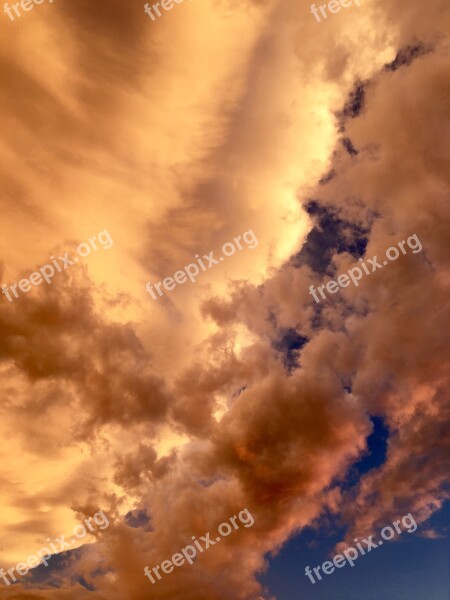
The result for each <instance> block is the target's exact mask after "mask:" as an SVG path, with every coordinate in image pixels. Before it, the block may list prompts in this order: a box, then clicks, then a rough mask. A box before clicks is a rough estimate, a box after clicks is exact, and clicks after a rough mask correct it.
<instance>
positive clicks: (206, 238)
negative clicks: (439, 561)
mask: <svg viewBox="0 0 450 600" xmlns="http://www.w3.org/2000/svg"><path fill="white" fill-rule="evenodd" d="M449 25H450V10H449V8H448V6H447V5H446V4H445V3H444V2H441V1H440V0H434V1H433V2H431V4H430V3H428V4H427V5H426V6H425V4H424V3H420V2H419V3H415V4H411V3H410V2H403V1H401V2H397V3H395V5H393V4H392V3H389V2H384V1H372V2H364V3H361V6H360V7H355V6H353V7H351V8H348V9H343V10H342V11H341V12H340V13H339V14H336V15H331V14H330V15H329V18H328V19H327V20H326V21H325V20H324V21H322V22H321V23H317V21H316V20H315V19H314V17H313V16H312V14H311V13H310V7H309V5H306V4H305V3H303V2H300V1H295V2H294V1H292V2H291V1H289V2H285V1H283V2H281V1H278V0H272V1H270V2H248V3H239V4H236V3H232V2H202V3H200V2H192V3H191V2H185V3H181V4H177V5H175V6H174V8H173V9H172V10H171V11H169V12H167V13H164V14H163V15H162V17H161V18H160V19H158V20H156V21H154V22H153V21H151V20H150V19H149V18H148V16H147V15H146V14H145V13H144V11H143V6H142V5H141V3H139V2H137V1H134V2H132V3H131V4H125V3H124V2H120V1H119V0H117V1H115V2H110V1H109V2H104V1H103V0H101V1H98V2H96V3H95V6H94V5H93V4H92V3H90V2H84V1H83V2H77V3H75V4H74V3H67V2H65V1H64V0H58V2H55V3H53V4H48V3H43V4H42V5H36V6H34V8H33V10H32V11H30V12H23V14H22V16H21V17H18V18H16V19H15V20H14V21H13V22H12V21H9V20H8V19H7V17H6V15H3V21H2V23H1V28H2V39H1V42H0V48H1V54H0V69H1V73H2V76H3V81H4V86H3V88H2V92H1V97H0V105H1V107H2V111H1V117H0V118H1V123H2V144H1V147H0V152H1V157H2V161H1V164H2V167H1V170H0V177H1V181H2V184H3V186H2V189H3V190H4V193H3V196H2V198H1V200H0V203H1V206H2V214H3V219H2V225H1V231H2V236H1V250H2V263H1V268H0V275H1V281H2V283H3V284H5V285H11V284H13V283H14V282H18V281H19V280H21V279H22V278H26V277H28V276H29V275H30V274H31V273H32V272H33V271H36V270H37V269H38V268H39V267H40V266H42V265H44V264H45V263H47V262H50V257H51V256H54V255H55V256H56V252H58V253H64V252H66V251H70V252H72V254H73V250H74V248H75V247H76V246H77V244H78V243H80V242H85V241H87V240H88V239H89V238H90V237H91V236H92V235H94V234H95V233H96V232H99V231H102V230H104V229H107V230H108V232H109V233H110V235H111V237H112V239H113V240H114V244H113V245H112V247H111V248H109V249H108V251H107V252H105V251H104V250H100V251H98V252H95V253H92V254H91V255H89V256H87V257H85V258H83V261H82V264H81V261H80V264H76V265H73V266H71V268H70V270H67V271H63V272H62V273H60V274H58V276H57V277H55V278H54V280H52V282H51V284H47V283H45V282H44V283H42V284H41V285H40V286H38V287H33V289H32V290H31V291H29V292H20V294H19V297H18V298H14V299H13V301H12V302H9V301H8V299H7V297H6V295H2V298H1V303H0V332H1V338H0V373H1V375H2V406H1V416H2V419H1V424H0V431H1V433H2V439H3V440H4V443H3V445H2V451H1V458H2V461H1V467H0V481H1V482H2V485H1V491H0V508H1V510H2V515H3V519H2V524H1V526H0V534H1V538H2V540H3V542H2V545H1V547H0V564H1V566H2V567H3V568H9V567H10V566H11V565H13V564H16V563H17V562H21V561H23V560H25V559H26V557H27V556H29V555H31V554H33V553H35V552H36V551H37V550H38V549H40V548H42V547H43V546H45V543H46V540H47V538H49V537H50V538H52V539H55V538H57V537H58V536H60V535H61V534H63V533H64V534H65V535H70V532H71V531H72V530H73V527H74V526H75V525H76V523H79V522H82V521H83V519H84V518H85V517H87V516H90V515H92V514H94V513H95V512H96V511H97V510H100V509H102V510H104V511H105V512H106V513H107V514H108V516H109V520H110V525H109V527H108V528H106V529H105V530H104V531H102V532H100V533H97V534H95V535H93V536H91V538H90V539H89V541H88V543H81V542H80V543H78V544H77V547H76V548H73V549H71V550H70V551H68V552H61V553H59V554H58V556H55V557H53V559H52V561H51V562H50V566H49V567H48V568H44V567H43V566H40V567H39V568H37V569H35V570H33V571H32V572H30V573H29V574H28V575H27V576H26V577H23V578H19V581H18V583H17V584H14V585H11V586H9V587H6V586H3V583H2V591H1V597H2V598H3V597H4V598H5V599H7V600H11V599H20V600H40V599H52V598H55V599H58V600H66V599H67V600H84V599H85V598H93V599H94V600H97V599H98V600H103V599H106V598H108V600H110V599H113V600H114V599H118V600H119V599H120V600H123V599H124V598H129V599H130V600H131V599H132V600H146V599H147V598H157V599H161V600H162V599H169V598H170V600H177V599H178V598H179V599H181V598H183V600H190V599H192V600H225V599H226V600H228V599H229V598H235V599H237V600H272V596H271V592H270V590H266V589H264V587H263V586H262V585H261V584H260V583H259V579H258V577H259V575H260V574H261V573H262V572H263V571H264V570H265V569H266V568H267V565H268V560H269V559H270V556H271V554H274V553H276V552H278V551H279V549H280V548H281V547H282V546H283V544H284V543H285V542H286V541H287V540H288V539H289V538H291V537H292V536H293V535H294V534H296V533H298V532H299V531H301V530H302V529H303V528H304V527H306V526H311V525H314V524H315V523H317V522H318V520H319V519H320V517H321V515H323V514H324V512H325V511H326V512H327V514H332V515H336V516H337V517H338V518H339V519H340V522H342V523H344V524H345V525H346V526H347V527H348V536H349V538H350V536H351V535H352V534H353V533H354V534H355V535H356V534H360V533H364V532H367V533H369V532H371V531H373V530H374V528H375V527H377V526H378V525H380V524H384V523H387V522H390V520H391V515H393V514H395V515H398V514H407V513H408V512H412V513H414V515H415V516H416V518H417V520H418V522H425V521H426V520H427V519H428V518H429V516H430V515H431V514H433V512H435V511H436V510H437V509H438V508H439V507H440V506H442V504H443V502H444V500H445V499H446V498H448V487H446V480H447V478H448V449H449V448H448V441H447V438H448V435H447V433H448V432H447V430H446V428H445V427H446V426H445V423H448V418H449V405H448V400H447V389H448V381H447V379H448V375H447V370H446V365H447V364H448V358H449V356H448V344H447V339H446V338H447V335H446V332H447V331H448V301H447V298H448V286H449V262H450V246H449V245H448V242H447V238H448V232H447V222H448V217H449V214H448V212H449V209H448V195H449V191H450V190H449V188H450V181H449V175H448V161H449V159H450V142H449V140H450V136H449V135H448V133H449V117H450V115H449V106H450V104H449V98H450V83H449V79H448V70H449V63H450V45H449V42H448V38H447V37H446V34H447V33H448V30H449ZM250 229H251V230H252V231H253V232H254V234H255V236H256V238H257V240H258V245H257V246H256V247H255V248H253V249H249V248H244V249H243V250H242V251H239V252H236V253H235V254H234V255H233V256H230V257H227V259H226V260H225V261H223V262H221V263H219V264H217V265H214V267H213V268H211V269H208V270H207V271H206V272H202V273H201V276H199V277H198V280H197V281H196V282H195V283H193V282H190V281H187V282H185V283H183V284H180V285H177V286H176V288H175V289H174V290H172V291H165V292H164V295H163V297H161V298H158V299H157V300H154V299H152V297H151V295H150V294H148V293H147V292H146V291H145V284H146V282H151V283H153V284H155V283H157V282H159V281H162V280H163V279H164V278H166V277H169V276H172V275H173V274H174V273H175V272H176V271H178V270H180V269H182V268H183V267H184V266H185V265H187V264H189V263H190V262H194V260H195V258H194V257H195V255H196V254H198V255H200V256H203V255H205V254H207V253H209V252H210V251H212V250H213V251H214V252H215V254H216V256H217V255H219V254H220V249H221V247H222V246H223V244H224V243H226V242H232V241H233V239H234V238H235V237H236V236H238V235H242V234H243V233H244V232H245V231H248V230H250ZM414 235H415V236H416V239H418V240H419V241H420V246H421V249H420V251H418V245H417V242H416V246H413V245H412V244H411V246H406V248H407V249H408V250H409V251H408V252H406V253H405V254H401V255H400V256H399V258H398V259H397V260H394V261H392V262H390V263H389V264H388V265H386V266H383V268H382V269H379V270H377V271H376V272H374V273H371V274H370V275H367V276H364V277H363V278H362V279H361V280H360V282H359V285H358V286H357V287H356V286H354V285H349V286H348V287H345V288H341V289H339V292H338V293H336V294H327V297H326V299H324V300H322V301H321V302H319V303H316V302H315V301H314V299H313V297H312V296H311V294H310V293H309V290H310V286H311V285H313V286H315V287H316V288H318V287H319V286H321V285H324V284H325V283H326V282H327V281H328V280H329V279H331V278H336V277H337V276H338V275H340V274H342V273H345V272H347V271H348V270H349V269H351V268H352V267H355V266H358V265H360V264H361V263H360V262H359V260H360V259H361V260H362V259H364V260H367V259H371V258H372V257H374V256H375V255H376V256H378V257H379V258H380V257H384V256H385V252H386V249H387V248H389V247H391V246H396V245H397V244H398V242H400V241H402V240H405V241H406V240H407V239H411V236H414ZM414 249H415V250H414ZM58 255H59V254H58ZM381 260H382V258H381ZM373 416H378V417H380V418H382V419H383V422H384V423H385V426H386V428H387V430H388V431H389V440H388V447H387V452H386V458H385V461H384V462H383V464H382V465H381V466H379V467H377V468H375V469H372V470H370V471H368V472H367V473H365V474H363V475H362V476H361V477H360V478H359V480H358V481H357V482H356V483H355V484H354V485H352V486H348V485H343V482H344V481H345V479H346V477H347V475H348V473H349V470H350V469H351V468H352V466H353V465H354V464H355V463H356V462H357V461H358V459H359V458H360V457H361V456H363V455H364V452H365V451H366V448H367V438H368V436H369V435H370V433H371V431H372V427H373V425H372V422H373V420H371V417H373ZM6 440H8V441H7V442H6ZM244 508H247V509H248V510H249V511H250V512H251V514H252V516H253V518H254V524H253V525H252V527H248V528H247V527H244V526H242V527H241V528H240V529H239V530H236V531H235V532H233V535H230V536H229V537H227V538H223V539H222V540H221V542H220V544H219V543H217V542H216V544H215V545H214V548H211V549H209V550H208V551H207V552H204V553H202V554H201V556H199V557H198V560H196V561H195V563H194V565H192V566H184V567H182V568H177V569H175V571H174V572H173V573H170V574H167V575H165V576H164V577H163V578H162V580H161V581H158V583H157V584H156V585H152V584H151V583H150V581H148V579H146V578H145V577H144V571H143V569H144V567H145V566H147V565H148V566H150V567H153V566H156V565H158V564H160V563H162V562H163V561H164V560H166V559H168V558H170V557H171V556H172V555H173V554H174V553H176V552H178V551H179V550H180V549H181V548H183V547H185V546H186V545H187V544H189V543H190V541H191V540H192V536H197V538H199V536H202V535H204V534H205V533H206V532H207V531H210V532H211V533H212V532H215V531H217V527H218V525H219V524H220V523H222V522H225V521H227V520H228V519H229V518H230V517H232V516H233V515H238V513H239V512H240V511H242V510H243V509H244ZM424 535H427V536H429V537H433V536H437V535H438V533H437V532H434V531H433V530H432V529H428V530H426V531H425V532H424ZM213 539H214V538H213Z"/></svg>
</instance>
